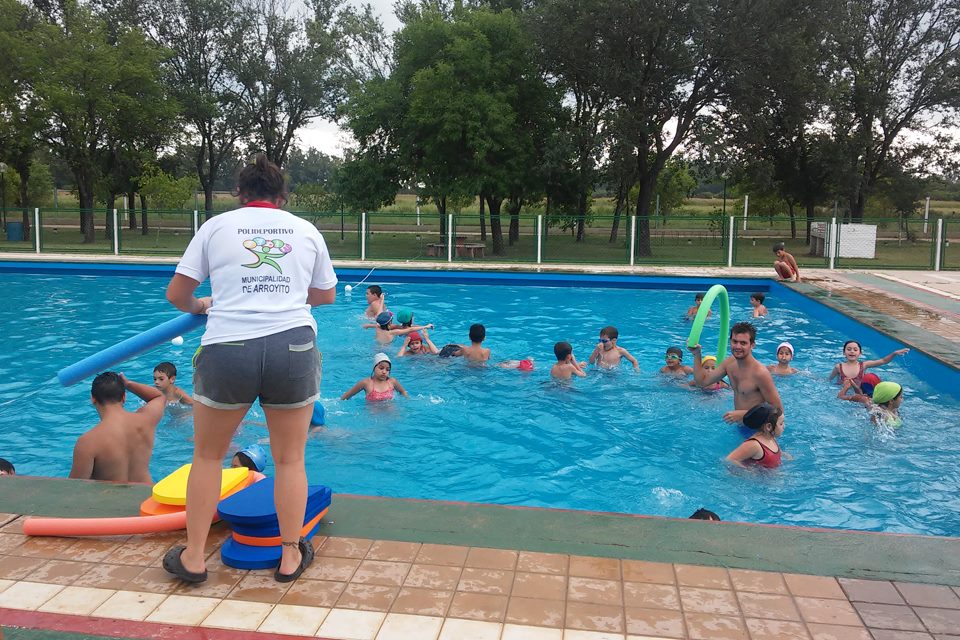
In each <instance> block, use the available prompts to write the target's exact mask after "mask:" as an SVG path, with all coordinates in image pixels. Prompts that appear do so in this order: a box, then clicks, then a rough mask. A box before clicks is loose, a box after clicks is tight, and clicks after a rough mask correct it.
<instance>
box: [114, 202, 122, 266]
mask: <svg viewBox="0 0 960 640" xmlns="http://www.w3.org/2000/svg"><path fill="white" fill-rule="evenodd" d="M113 255H115V256H118V255H120V224H119V218H118V217H117V210H116V209H114V210H113Z"/></svg>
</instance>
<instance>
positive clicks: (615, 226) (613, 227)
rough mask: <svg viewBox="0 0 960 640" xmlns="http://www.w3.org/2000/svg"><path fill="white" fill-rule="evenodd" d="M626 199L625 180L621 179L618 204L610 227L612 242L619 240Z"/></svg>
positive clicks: (618, 186) (618, 189) (618, 187)
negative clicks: (621, 217)
mask: <svg viewBox="0 0 960 640" xmlns="http://www.w3.org/2000/svg"><path fill="white" fill-rule="evenodd" d="M625 199H626V197H625V193H624V188H623V180H621V181H620V184H619V185H617V204H616V206H615V207H614V209H613V225H611V227H610V243H611V244H612V243H614V242H616V241H617V235H618V233H619V231H620V215H621V214H622V212H623V201H624V200H625Z"/></svg>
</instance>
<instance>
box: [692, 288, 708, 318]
mask: <svg viewBox="0 0 960 640" xmlns="http://www.w3.org/2000/svg"><path fill="white" fill-rule="evenodd" d="M703 296H704V294H702V293H698V294H697V295H695V296H693V306H692V307H690V308H689V309H687V320H693V319H694V318H695V317H696V316H697V312H698V311H700V303H702V302H703ZM712 314H713V311H712V310H711V311H707V317H708V318H709V317H710V316H711V315H712Z"/></svg>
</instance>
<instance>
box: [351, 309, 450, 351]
mask: <svg viewBox="0 0 960 640" xmlns="http://www.w3.org/2000/svg"><path fill="white" fill-rule="evenodd" d="M363 328H364V329H376V330H377V335H376V339H377V342H379V343H380V344H384V345H386V344H390V343H391V342H393V339H394V337H396V336H405V335H407V334H408V333H413V332H414V331H422V330H424V329H433V325H432V324H428V325H424V326H413V325H410V326H403V325H399V324H393V312H391V311H383V312H382V313H380V314H379V315H378V316H377V319H376V324H365V325H363Z"/></svg>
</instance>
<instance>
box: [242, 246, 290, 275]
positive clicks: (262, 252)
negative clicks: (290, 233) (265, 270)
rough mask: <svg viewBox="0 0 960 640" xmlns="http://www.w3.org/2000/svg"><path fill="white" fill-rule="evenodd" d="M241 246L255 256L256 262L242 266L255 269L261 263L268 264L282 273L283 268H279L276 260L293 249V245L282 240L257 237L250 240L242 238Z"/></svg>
mask: <svg viewBox="0 0 960 640" xmlns="http://www.w3.org/2000/svg"><path fill="white" fill-rule="evenodd" d="M243 248H244V249H246V250H247V251H249V252H250V253H252V254H253V255H254V256H256V258H257V261H256V262H254V263H252V264H245V265H243V266H244V267H250V268H251V269H256V268H257V267H259V266H260V265H262V264H268V265H270V266H271V267H273V268H274V269H276V270H277V271H279V272H280V273H283V269H281V268H280V265H279V264H277V260H279V259H280V258H282V257H283V256H285V255H287V254H288V253H290V252H291V251H293V247H292V246H290V245H289V244H287V243H286V242H284V241H283V240H279V239H273V240H266V239H264V238H259V237H258V238H252V239H250V240H244V241H243Z"/></svg>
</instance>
